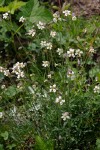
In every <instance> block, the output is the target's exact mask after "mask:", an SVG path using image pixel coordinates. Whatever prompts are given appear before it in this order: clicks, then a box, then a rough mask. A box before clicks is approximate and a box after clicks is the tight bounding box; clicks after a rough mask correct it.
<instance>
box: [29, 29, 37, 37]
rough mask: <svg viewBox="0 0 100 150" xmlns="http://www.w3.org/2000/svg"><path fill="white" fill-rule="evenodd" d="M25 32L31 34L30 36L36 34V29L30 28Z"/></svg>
mask: <svg viewBox="0 0 100 150" xmlns="http://www.w3.org/2000/svg"><path fill="white" fill-rule="evenodd" d="M27 34H28V35H31V36H32V37H34V35H35V34H36V31H35V29H31V30H29V31H28V33H27Z"/></svg>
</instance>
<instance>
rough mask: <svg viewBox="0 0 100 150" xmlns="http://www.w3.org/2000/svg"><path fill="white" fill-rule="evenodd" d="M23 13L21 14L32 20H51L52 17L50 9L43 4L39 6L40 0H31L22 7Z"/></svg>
mask: <svg viewBox="0 0 100 150" xmlns="http://www.w3.org/2000/svg"><path fill="white" fill-rule="evenodd" d="M21 11H22V13H20V14H19V15H20V16H24V17H25V18H26V19H27V20H29V21H30V22H32V23H33V22H38V21H42V22H49V21H51V19H52V15H51V13H50V11H49V10H47V9H46V8H45V7H43V6H39V2H38V0H30V1H29V2H27V4H26V5H25V6H23V7H22V8H21Z"/></svg>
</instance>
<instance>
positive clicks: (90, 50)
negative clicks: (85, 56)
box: [89, 46, 95, 54]
mask: <svg viewBox="0 0 100 150" xmlns="http://www.w3.org/2000/svg"><path fill="white" fill-rule="evenodd" d="M89 53H91V54H93V53H95V50H94V48H93V47H92V46H91V47H90V49H89Z"/></svg>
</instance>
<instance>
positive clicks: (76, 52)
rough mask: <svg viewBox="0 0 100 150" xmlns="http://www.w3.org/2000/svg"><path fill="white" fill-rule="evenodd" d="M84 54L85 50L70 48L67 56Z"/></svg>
mask: <svg viewBox="0 0 100 150" xmlns="http://www.w3.org/2000/svg"><path fill="white" fill-rule="evenodd" d="M82 54H83V52H82V51H81V50H80V49H77V50H76V51H75V49H73V48H70V49H69V51H67V56H68V57H72V58H74V57H75V56H77V57H81V56H82Z"/></svg>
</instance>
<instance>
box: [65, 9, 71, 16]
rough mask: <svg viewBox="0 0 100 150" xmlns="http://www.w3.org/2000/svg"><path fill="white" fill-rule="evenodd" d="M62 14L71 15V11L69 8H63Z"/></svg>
mask: <svg viewBox="0 0 100 150" xmlns="http://www.w3.org/2000/svg"><path fill="white" fill-rule="evenodd" d="M63 14H64V15H65V16H68V15H71V11H70V10H64V11H63Z"/></svg>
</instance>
